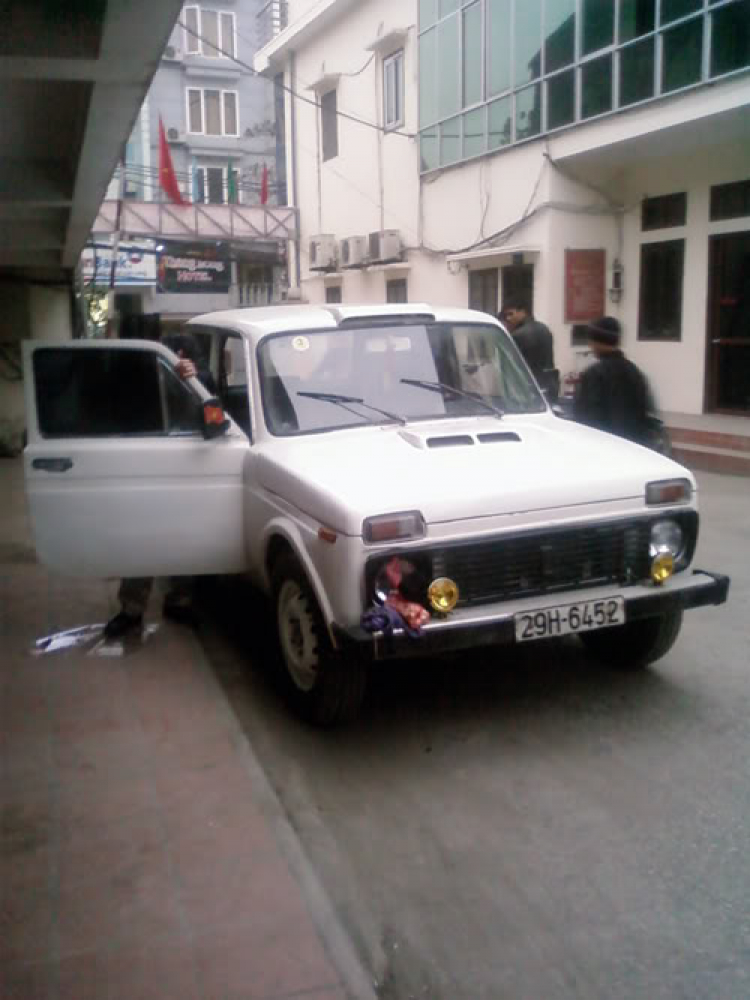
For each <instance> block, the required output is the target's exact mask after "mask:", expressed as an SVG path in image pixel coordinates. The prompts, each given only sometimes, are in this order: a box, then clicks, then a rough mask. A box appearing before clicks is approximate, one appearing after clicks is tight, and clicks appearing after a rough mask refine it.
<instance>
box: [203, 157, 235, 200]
mask: <svg viewBox="0 0 750 1000" xmlns="http://www.w3.org/2000/svg"><path fill="white" fill-rule="evenodd" d="M239 200H240V195H239V175H238V172H237V170H236V169H234V168H230V167H228V166H226V167H223V166H222V167H209V166H195V167H193V201H194V202H196V203H197V204H208V205H228V204H237V203H238V202H239Z"/></svg>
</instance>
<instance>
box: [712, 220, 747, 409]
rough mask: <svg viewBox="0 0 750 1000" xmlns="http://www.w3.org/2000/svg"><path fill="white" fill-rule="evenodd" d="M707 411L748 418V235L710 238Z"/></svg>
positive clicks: (739, 234) (732, 234)
mask: <svg viewBox="0 0 750 1000" xmlns="http://www.w3.org/2000/svg"><path fill="white" fill-rule="evenodd" d="M708 275H709V278H708V286H709V287H708V330H707V333H708V337H707V349H706V409H707V410H708V411H709V412H712V413H734V414H740V415H744V416H750V232H747V233H729V234H725V235H721V236H712V237H711V238H710V244H709V264H708Z"/></svg>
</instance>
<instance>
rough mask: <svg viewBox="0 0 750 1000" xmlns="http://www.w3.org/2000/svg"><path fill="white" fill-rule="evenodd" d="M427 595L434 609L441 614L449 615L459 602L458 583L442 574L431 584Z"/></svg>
mask: <svg viewBox="0 0 750 1000" xmlns="http://www.w3.org/2000/svg"><path fill="white" fill-rule="evenodd" d="M427 597H428V599H429V601H430V605H431V607H432V609H433V610H434V611H437V613H438V614H440V615H447V614H448V612H449V611H453V609H454V608H455V606H456V605H457V604H458V584H456V583H454V582H453V580H449V579H448V577H447V576H440V577H438V579H437V580H433V581H432V583H431V584H430V586H429V589H428V591H427Z"/></svg>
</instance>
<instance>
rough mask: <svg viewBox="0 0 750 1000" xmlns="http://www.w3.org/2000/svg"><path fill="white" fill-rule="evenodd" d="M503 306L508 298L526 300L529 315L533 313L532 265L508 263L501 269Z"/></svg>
mask: <svg viewBox="0 0 750 1000" xmlns="http://www.w3.org/2000/svg"><path fill="white" fill-rule="evenodd" d="M502 275H503V278H502V291H503V299H502V302H503V308H505V303H506V302H507V301H508V299H515V298H520V299H521V301H522V302H528V304H529V315H530V316H533V315H534V265H533V264H509V265H508V266H507V267H504V268H503V269H502Z"/></svg>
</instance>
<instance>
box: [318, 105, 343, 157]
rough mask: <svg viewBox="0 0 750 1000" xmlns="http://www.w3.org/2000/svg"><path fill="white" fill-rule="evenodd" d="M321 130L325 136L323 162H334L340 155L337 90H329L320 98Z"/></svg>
mask: <svg viewBox="0 0 750 1000" xmlns="http://www.w3.org/2000/svg"><path fill="white" fill-rule="evenodd" d="M320 130H321V133H322V136H323V160H324V161H325V160H332V159H333V158H334V157H336V156H338V155H339V121H338V114H337V111H336V91H335V90H329V91H328V93H327V94H323V95H322V97H321V98H320Z"/></svg>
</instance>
